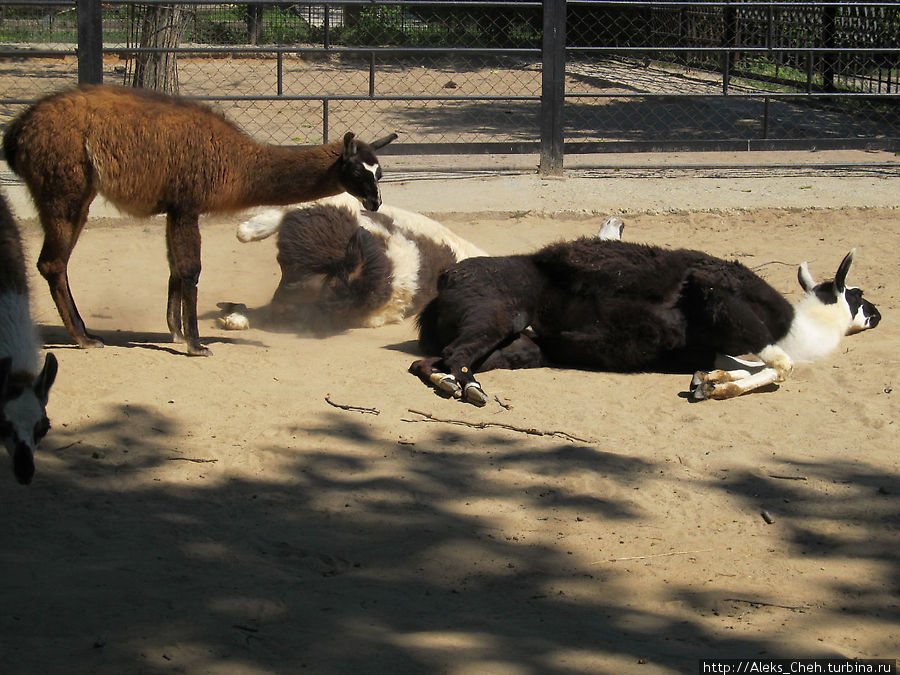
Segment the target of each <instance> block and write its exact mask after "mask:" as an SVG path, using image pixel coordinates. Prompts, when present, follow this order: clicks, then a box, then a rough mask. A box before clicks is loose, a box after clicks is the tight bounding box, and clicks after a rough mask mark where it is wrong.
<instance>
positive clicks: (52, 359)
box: [34, 352, 59, 405]
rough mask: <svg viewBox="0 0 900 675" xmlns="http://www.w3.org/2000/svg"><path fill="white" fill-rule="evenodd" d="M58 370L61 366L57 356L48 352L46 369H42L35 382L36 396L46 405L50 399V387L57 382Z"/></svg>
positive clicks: (45, 362) (45, 363) (45, 359)
mask: <svg viewBox="0 0 900 675" xmlns="http://www.w3.org/2000/svg"><path fill="white" fill-rule="evenodd" d="M58 370H59V364H58V363H57V361H56V356H54V355H53V354H52V353H50V352H48V353H47V356H46V357H45V358H44V367H43V368H41V372H40V374H39V375H38V376H37V379H36V380H35V382H34V395H35V396H37V397H38V400H39V401H40V402H41V403H43V404H44V405H47V399H49V398H50V387H52V386H53V382H54V381H55V380H56V372H57V371H58Z"/></svg>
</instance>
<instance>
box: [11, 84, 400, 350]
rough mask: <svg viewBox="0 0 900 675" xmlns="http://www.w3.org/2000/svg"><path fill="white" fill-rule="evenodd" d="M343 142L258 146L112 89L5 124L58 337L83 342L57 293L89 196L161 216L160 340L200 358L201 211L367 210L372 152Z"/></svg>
mask: <svg viewBox="0 0 900 675" xmlns="http://www.w3.org/2000/svg"><path fill="white" fill-rule="evenodd" d="M394 138H396V134H392V135H390V136H387V137H385V138H383V139H381V140H379V141H376V142H374V143H372V144H371V145H367V144H366V143H363V142H362V141H359V140H357V139H356V138H355V136H354V135H353V134H352V133H347V134H346V135H345V136H344V138H343V140H340V141H336V142H334V143H329V144H327V145H320V146H315V147H311V148H285V147H280V146H272V145H262V144H260V143H257V142H256V141H254V140H252V139H251V138H250V137H249V136H247V135H246V134H244V133H243V132H242V131H241V130H240V129H238V127H236V126H235V125H234V124H232V123H231V122H229V121H228V120H226V119H225V117H224V116H222V115H220V114H218V113H216V112H214V111H213V110H211V109H210V108H208V107H207V106H205V105H202V104H200V103H197V102H191V101H188V100H185V99H181V98H177V97H170V96H166V95H163V94H158V93H153V92H147V91H141V90H136V89H126V88H123V87H112V86H81V87H78V88H75V89H71V90H67V91H64V92H61V93H58V94H54V95H51V96H48V97H46V98H43V99H41V100H40V101H38V102H37V103H35V104H34V105H32V106H31V107H29V108H28V109H27V110H25V112H24V113H22V114H21V115H19V116H18V117H17V118H16V119H14V120H13V121H12V122H11V123H10V125H9V127H8V128H7V130H6V133H5V134H4V137H3V150H4V153H5V155H6V161H7V162H8V163H9V166H10V168H11V169H12V170H13V171H15V172H16V173H17V174H18V175H19V176H21V177H22V179H23V180H24V181H25V184H26V185H27V186H28V188H29V190H30V191H31V195H32V197H33V198H34V202H35V205H36V207H37V211H38V215H39V216H40V220H41V225H42V226H43V229H44V246H43V249H42V250H41V254H40V257H39V258H38V269H39V270H40V272H41V274H42V275H43V276H44V278H45V279H46V280H47V283H48V284H49V285H50V293H51V295H52V296H53V300H54V302H55V303H56V308H57V309H58V310H59V314H60V317H61V318H62V320H63V323H64V324H65V326H66V329H67V330H68V332H69V335H71V336H72V338H73V339H74V340H75V342H77V343H78V344H79V345H80V346H81V347H102V346H103V343H102V342H101V341H100V340H99V339H97V338H96V337H93V336H90V335H88V333H87V331H86V329H85V326H84V321H83V320H82V318H81V316H80V314H79V313H78V309H77V308H76V306H75V301H74V300H73V298H72V293H71V291H70V289H69V279H68V263H69V258H70V256H71V254H72V249H73V248H74V246H75V243H76V242H77V241H78V235H79V234H80V233H81V230H82V228H83V227H84V224H85V220H86V219H87V215H88V207H89V206H90V204H91V202H92V201H93V199H94V197H95V196H96V195H97V194H98V193H99V194H102V195H103V196H104V197H106V198H107V199H108V200H109V201H110V202H112V203H113V204H114V205H115V206H117V207H118V208H119V209H121V210H122V211H125V212H127V213H130V214H133V215H137V216H149V215H152V214H157V213H165V214H166V245H167V249H168V258H169V289H168V302H167V311H166V318H167V323H168V326H169V331H170V332H171V334H172V339H173V340H174V341H177V342H186V343H187V351H188V353H189V354H192V355H202V356H206V355H208V354H209V350H208V349H207V348H206V347H204V346H203V345H201V344H200V336H199V333H198V329H197V282H198V280H199V278H200V229H199V225H198V218H199V216H200V215H201V214H203V213H214V212H223V211H237V210H240V209H244V208H249V207H252V206H262V205H268V204H290V203H294V202H300V201H307V200H312V199H318V198H320V197H326V196H328V195H334V194H338V193H340V192H344V191H347V192H350V193H351V194H353V195H355V196H357V197H358V198H359V199H361V200H362V201H363V202H364V203H365V205H366V207H367V208H369V209H372V210H373V211H374V210H377V209H378V207H379V206H380V204H381V194H380V192H379V188H378V180H379V178H380V177H381V169H380V167H379V165H378V159H377V158H376V156H375V150H377V149H378V148H380V147H382V146H384V145H387V144H388V143H390V142H391V141H392V140H393V139H394Z"/></svg>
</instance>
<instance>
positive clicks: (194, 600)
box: [0, 404, 897, 673]
mask: <svg viewBox="0 0 900 675" xmlns="http://www.w3.org/2000/svg"><path fill="white" fill-rule="evenodd" d="M277 432H278V433H277V437H273V438H274V440H273V439H268V440H267V439H262V438H260V439H256V440H254V441H252V442H250V443H248V444H247V445H246V447H242V448H241V450H242V453H243V454H245V455H246V456H247V458H248V461H249V460H251V459H252V461H256V462H259V463H260V465H261V466H266V465H267V466H268V467H269V470H268V472H267V474H268V475H269V476H270V478H267V479H251V478H249V477H248V475H247V472H246V471H241V470H239V469H238V467H235V466H230V465H229V464H228V461H229V460H228V459H227V458H225V459H220V458H218V457H215V456H194V455H192V454H190V453H191V451H190V450H189V449H188V448H189V440H185V439H189V437H190V433H191V431H190V430H189V429H184V428H181V426H180V425H179V424H178V423H177V422H176V421H175V420H173V419H172V418H169V417H168V416H166V415H163V414H160V413H159V412H157V411H153V410H149V409H145V408H141V407H136V406H129V405H127V404H122V405H120V406H116V407H114V408H111V409H110V410H109V414H108V415H107V416H106V417H104V418H103V419H95V420H90V421H87V422H85V423H84V424H82V425H78V428H77V429H76V428H60V429H54V430H53V432H52V433H51V436H50V437H48V439H47V441H46V442H45V446H44V449H43V450H42V452H41V453H40V456H39V461H38V475H37V477H36V480H35V482H34V484H33V485H32V486H31V487H30V488H28V489H17V486H16V487H13V486H12V481H8V482H9V484H8V485H7V486H6V489H5V490H4V505H3V508H2V510H0V519H2V520H0V566H2V571H3V578H4V584H5V591H4V610H5V611H4V612H3V613H2V616H0V631H2V633H3V635H4V636H5V639H6V640H7V641H12V642H13V643H15V644H16V647H17V648H16V650H15V651H14V652H13V653H11V654H8V655H7V656H6V657H5V668H9V670H8V671H7V672H16V673H17V672H22V673H25V672H38V671H41V670H43V671H45V672H48V671H47V667H46V664H47V663H48V658H49V657H48V654H51V653H52V654H53V655H54V657H55V659H56V661H55V663H57V664H58V663H61V662H62V663H65V665H66V669H67V670H68V671H69V672H136V669H141V670H142V672H162V671H169V670H171V669H172V668H179V669H185V670H193V671H195V672H197V671H204V672H205V671H207V670H210V669H214V668H216V667H223V666H225V665H230V666H231V667H234V668H238V669H240V670H242V671H243V672H252V671H257V670H259V671H262V670H264V671H266V672H273V673H292V672H297V670H298V669H301V668H305V667H308V668H310V672H313V671H314V672H317V673H323V672H325V673H328V672H333V673H347V672H366V673H373V672H375V673H399V672H434V671H435V670H440V669H445V668H447V667H452V668H464V667H466V666H467V665H471V664H479V663H484V662H490V663H494V664H502V665H503V667H505V668H507V669H511V670H517V671H521V672H570V671H569V670H568V668H563V667H560V666H559V665H558V664H559V663H561V662H565V656H564V655H566V654H569V655H573V654H581V655H583V658H588V657H590V658H608V659H614V660H615V659H619V660H620V662H626V663H637V662H638V661H639V660H640V659H648V660H649V661H650V662H651V663H653V664H655V665H657V666H661V667H663V668H667V669H671V670H673V671H682V672H684V671H685V670H691V669H693V668H694V667H696V663H697V658H698V657H699V656H700V655H703V656H709V657H713V656H719V657H724V656H733V655H735V654H757V653H762V652H765V651H766V649H767V647H768V644H767V641H766V639H765V638H764V637H759V638H753V637H747V636H736V637H735V638H734V639H722V638H721V636H719V635H716V634H713V633H711V632H710V631H709V630H708V628H707V627H705V626H704V625H702V624H701V623H699V622H698V621H696V620H694V619H692V618H691V617H684V618H679V619H675V618H673V617H672V616H669V615H664V614H659V613H655V612H652V611H649V610H646V609H642V608H641V607H639V606H633V605H631V604H626V602H625V600H624V599H623V598H621V597H618V596H617V595H616V594H615V593H613V592H604V591H603V589H604V588H609V589H613V588H614V587H615V584H616V583H621V582H627V577H628V573H627V572H626V571H624V570H621V568H615V567H612V566H602V567H585V566H584V565H582V564H579V563H578V562H577V561H576V560H574V559H573V557H572V556H570V555H568V554H567V553H566V552H565V549H564V547H563V548H560V547H559V546H556V545H554V543H552V542H550V543H548V542H546V541H542V539H541V537H540V536H537V532H539V531H541V530H546V529H547V528H548V527H549V529H550V530H551V531H552V520H553V519H554V518H558V517H563V515H562V514H564V513H569V512H571V511H572V510H573V509H574V510H575V511H577V513H579V514H580V516H579V517H580V518H583V520H584V521H585V522H586V523H587V525H586V527H595V528H599V529H600V531H606V530H608V529H609V528H611V527H614V524H615V523H616V522H634V521H639V520H640V519H641V518H642V515H643V514H642V513H641V510H640V509H639V508H638V507H636V506H635V504H634V503H631V502H629V501H627V500H625V499H621V498H614V497H610V496H606V495H597V494H590V493H586V492H584V491H579V490H574V489H564V488H560V487H559V486H558V485H557V486H548V485H545V484H544V482H542V480H541V479H540V477H541V476H546V477H547V480H548V481H549V480H551V479H552V477H553V476H555V475H557V474H558V472H559V471H560V470H561V468H563V467H564V469H565V471H568V472H576V473H578V474H579V475H585V476H592V475H602V476H603V477H605V478H607V479H610V480H614V481H615V482H616V484H620V485H622V486H623V487H625V488H627V487H629V486H634V487H638V486H643V487H647V485H648V484H652V482H653V481H656V480H660V478H659V477H658V474H660V473H661V472H660V471H659V467H658V466H657V465H656V464H654V463H653V462H648V461H646V460H644V459H640V458H634V457H628V456H626V455H622V454H617V453H613V452H609V451H606V450H603V449H600V448H598V447H594V446H586V445H579V444H574V445H572V444H549V445H543V446H540V445H539V446H536V445H534V444H533V443H532V442H531V441H530V440H529V439H523V438H521V437H516V436H510V435H509V434H503V433H500V432H497V433H493V432H486V433H484V434H483V435H481V436H479V443H480V447H478V448H475V449H474V450H473V449H471V448H468V447H467V446H466V444H465V438H464V436H463V435H461V434H459V433H457V432H455V431H453V430H450V431H448V430H447V429H445V428H438V427H435V428H434V430H433V433H431V434H430V435H428V436H427V438H425V440H419V441H417V442H416V444H415V445H414V446H405V445H402V444H398V443H397V442H396V438H395V436H394V435H391V434H388V436H390V437H387V436H385V435H383V434H382V432H381V431H379V430H378V429H375V428H372V427H371V426H368V425H367V424H366V423H365V422H364V421H363V419H362V418H360V417H354V416H353V415H348V414H345V413H341V412H337V411H335V412H327V413H325V414H321V415H318V416H317V417H316V419H314V420H309V421H299V422H297V421H286V422H285V424H284V425H283V427H282V428H281V429H278V430H277ZM322 438H324V439H325V440H324V441H320V440H317V439H322ZM221 442H223V443H228V444H232V441H229V440H226V439H222V441H221ZM173 466H176V467H177V472H174V473H173V471H172V468H173ZM276 467H277V469H276ZM804 470H806V471H808V472H810V473H812V472H814V471H816V472H818V471H821V472H822V474H823V476H825V477H828V476H834V475H837V474H835V473H834V472H835V471H836V470H835V469H834V468H833V467H804ZM518 471H527V472H528V473H529V475H534V476H537V477H538V478H537V479H536V480H534V481H532V482H529V483H527V484H522V483H519V482H516V481H513V480H509V479H508V477H509V476H510V475H511V474H515V473H516V472H518ZM273 475H275V476H277V478H275V479H273V478H271V476H273ZM853 480H858V481H868V482H869V483H871V486H872V488H873V490H874V486H875V484H876V483H878V482H879V480H880V479H878V478H877V477H875V476H873V475H867V474H863V473H859V472H857V473H855V474H853ZM890 480H891V481H892V482H891V484H890V485H889V486H888V489H890V490H896V489H897V485H896V478H895V477H894V478H891V479H890ZM724 487H725V486H721V485H715V486H712V488H711V489H719V488H724ZM794 487H795V486H793V485H786V486H785V485H782V484H780V483H779V484H774V485H771V486H770V485H768V484H766V485H763V486H760V485H753V484H751V481H750V479H745V480H739V481H737V482H735V483H732V484H730V485H729V486H728V488H729V489H732V490H736V491H738V492H740V493H741V494H743V493H747V498H748V499H750V497H749V495H750V494H753V495H754V497H753V499H756V496H755V495H756V494H757V493H758V492H759V490H760V489H770V490H776V491H777V494H775V493H774V492H773V496H780V495H781V494H782V493H783V494H785V495H787V494H790V495H791V496H792V497H794V498H796V497H797V495H796V494H794V493H793V492H792V490H793V488H794ZM895 494H896V493H895ZM475 502H482V503H484V502H490V503H493V504H496V505H497V509H498V510H497V516H496V517H495V518H487V517H485V516H483V515H479V514H478V513H474V512H473V513H468V512H467V511H469V510H470V509H469V505H470V504H472V503H475ZM891 503H892V504H894V505H895V504H896V501H895V498H894V499H893V501H892V502H891ZM792 504H794V502H792ZM817 507H818V505H817V504H816V503H814V502H810V501H807V502H802V501H800V500H798V504H797V506H796V507H795V508H797V509H800V512H801V513H805V514H811V513H814V512H815V511H816V508H817ZM522 509H527V510H529V512H533V513H534V516H535V518H536V519H537V520H536V521H535V526H534V529H535V531H534V532H531V531H520V530H517V529H515V528H511V527H510V526H509V525H508V524H504V521H506V520H508V519H509V518H510V517H512V516H514V515H515V514H516V513H519V512H521V510H522ZM831 513H832V517H834V518H878V519H883V518H890V517H892V513H891V512H890V509H889V510H888V511H885V510H884V509H883V508H882V509H880V510H878V511H876V512H874V513H872V514H870V515H866V513H865V512H863V511H860V509H858V508H856V507H854V506H853V504H852V503H850V502H848V503H846V504H844V505H843V507H842V508H837V509H832V510H831ZM895 516H896V512H893V517H895ZM548 520H549V521H551V524H549V525H548V524H547V521H548ZM805 536H806V535H805V534H804V531H803V528H802V527H800V526H799V525H798V527H797V528H796V532H795V541H796V543H797V545H798V546H799V545H803V546H815V547H816V551H817V553H818V554H822V555H834V554H836V553H835V551H836V546H837V548H839V549H842V550H845V549H846V547H847V546H850V542H849V541H844V542H840V541H837V542H835V541H830V542H823V543H822V544H810V543H809V542H806V541H805V539H804V537H805ZM866 548H867V550H868V551H869V554H870V555H872V556H873V557H877V558H878V559H880V560H882V561H885V562H887V563H889V564H893V566H894V570H895V571H896V569H897V567H896V558H895V557H894V556H893V553H892V552H891V551H889V550H887V548H886V547H885V545H884V544H879V543H875V542H873V543H871V544H869V545H867V547H866ZM895 578H896V575H895ZM573 584H575V585H577V584H589V585H590V586H592V587H594V589H595V592H593V593H591V594H589V595H583V594H578V593H574V594H573V593H572V592H571V591H570V590H568V589H569V588H570V587H571V586H572V585H573ZM698 601H699V600H698ZM50 607H52V608H53V610H52V611H49V612H48V608H50ZM859 609H860V611H861V610H862V609H863V607H862V605H861V606H860V607H859ZM626 619H627V620H626ZM584 655H588V656H584ZM560 659H561V660H560ZM51 670H52V668H51ZM576 670H577V669H576Z"/></svg>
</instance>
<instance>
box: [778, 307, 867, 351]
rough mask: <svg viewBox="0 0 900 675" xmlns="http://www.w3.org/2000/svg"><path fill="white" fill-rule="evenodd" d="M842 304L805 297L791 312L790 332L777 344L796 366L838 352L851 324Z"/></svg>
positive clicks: (845, 308)
mask: <svg viewBox="0 0 900 675" xmlns="http://www.w3.org/2000/svg"><path fill="white" fill-rule="evenodd" d="M851 318H852V317H850V312H849V310H848V308H847V305H846V303H845V302H841V301H838V302H836V303H833V304H829V305H825V304H822V302H820V301H819V300H818V299H817V298H815V297H813V296H807V297H806V298H805V299H804V300H803V301H802V302H801V303H800V304H799V305H798V306H797V307H796V308H795V310H794V320H793V321H792V322H791V327H790V330H788V334H787V335H785V336H784V337H783V338H782V339H781V340H780V341H779V342H778V346H779V347H781V348H782V349H783V350H784V351H785V352H787V353H788V355H789V356H790V357H791V359H793V360H794V361H795V362H809V361H815V360H817V359H820V358H822V357H824V356H827V355H828V354H830V353H831V352H833V351H834V350H835V349H837V346H838V344H839V343H840V341H841V338H842V337H844V335H845V334H846V333H847V330H848V329H849V327H850V322H851Z"/></svg>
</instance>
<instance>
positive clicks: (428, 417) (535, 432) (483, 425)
mask: <svg viewBox="0 0 900 675" xmlns="http://www.w3.org/2000/svg"><path fill="white" fill-rule="evenodd" d="M407 410H408V412H411V413H413V414H415V415H421V416H422V417H424V418H425V419H423V420H403V421H404V422H442V423H444V424H458V425H459V426H463V427H471V428H472V429H487V428H488V427H497V428H500V429H507V430H509V431H518V432H519V433H522V434H528V435H529V436H557V437H559V438H565V439H566V440H568V441H577V442H578V443H596V442H597V441H592V440H588V439H586V438H579V437H578V436H574V435H572V434H570V433H569V432H567V431H542V430H541V429H526V428H524V427H516V426H513V425H512V424H503V423H502V422H466V421H465V420H446V419H441V418H440V417H435V416H434V415H432V414H431V413H426V412H422V411H420V410H413V409H412V408H407Z"/></svg>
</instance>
